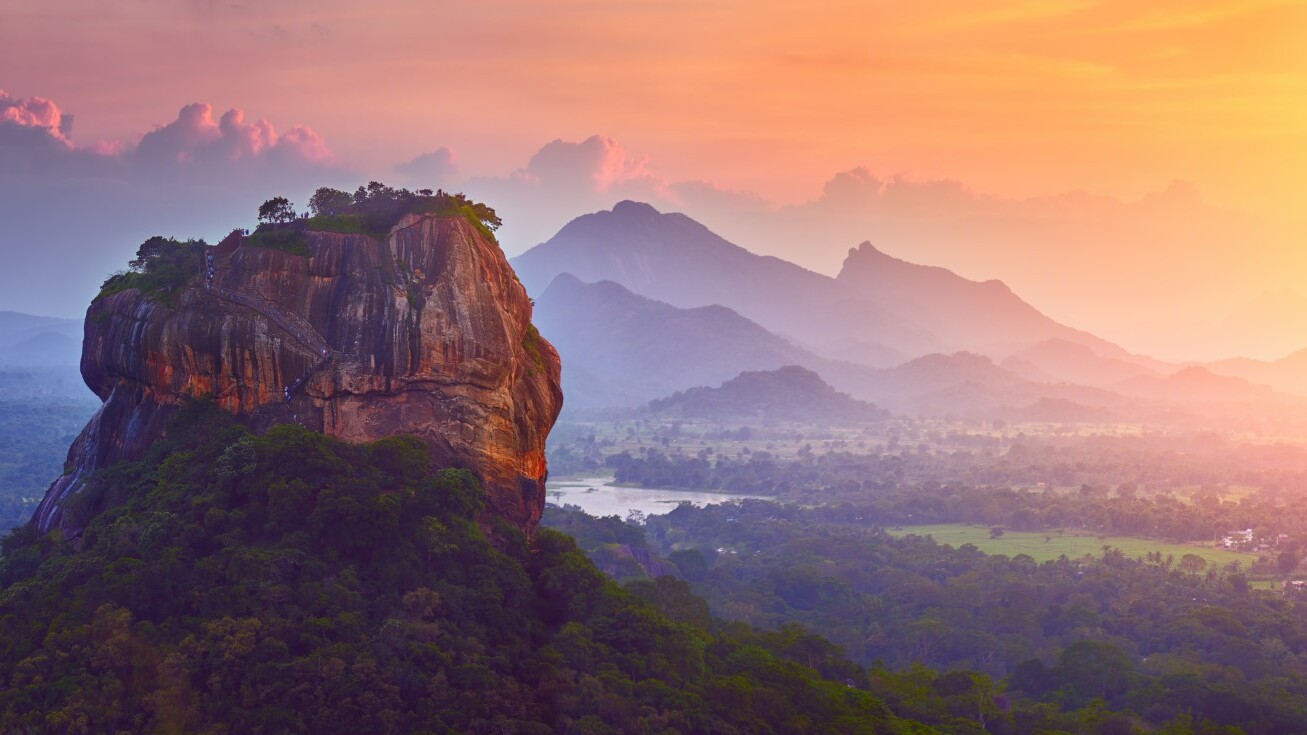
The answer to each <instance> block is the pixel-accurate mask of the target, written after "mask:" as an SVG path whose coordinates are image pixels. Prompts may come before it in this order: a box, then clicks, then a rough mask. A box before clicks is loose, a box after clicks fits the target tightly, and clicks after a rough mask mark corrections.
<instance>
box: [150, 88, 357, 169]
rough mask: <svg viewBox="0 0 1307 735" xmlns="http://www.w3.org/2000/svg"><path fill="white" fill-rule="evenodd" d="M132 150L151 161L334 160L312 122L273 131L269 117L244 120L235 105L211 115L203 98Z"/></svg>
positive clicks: (188, 106)
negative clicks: (250, 120) (312, 126)
mask: <svg viewBox="0 0 1307 735" xmlns="http://www.w3.org/2000/svg"><path fill="white" fill-rule="evenodd" d="M132 153H133V155H134V156H136V157H137V158H139V159H141V160H143V161H146V162H151V163H163V162H193V161H239V160H244V159H257V158H260V157H261V156H265V155H273V156H275V157H276V158H279V159H290V160H301V161H308V162H315V163H324V162H328V161H330V160H332V154H331V151H330V150H329V149H328V148H327V145H326V143H325V142H324V141H323V140H322V138H321V136H319V135H318V134H317V133H315V132H313V130H312V129H310V128H307V127H305V126H303V125H296V126H295V127H292V128H291V129H290V130H288V131H286V132H285V133H283V134H282V135H277V131H276V129H275V128H274V127H273V126H272V123H270V122H268V121H267V120H264V119H261V118H260V119H259V120H257V121H255V122H252V123H247V122H245V112H244V111H243V110H241V109H239V108H233V109H230V110H228V111H226V112H225V113H223V115H222V117H221V118H220V119H218V120H216V121H215V120H214V118H213V107H212V106H211V105H209V104H207V103H203V102H194V103H191V104H189V105H186V106H185V107H183V108H182V109H181V111H180V112H178V113H177V119H176V120H174V121H172V122H170V123H168V124H167V125H162V126H159V127H157V128H155V129H154V130H152V131H150V132H148V133H146V134H145V135H144V136H142V137H141V142H140V143H139V144H138V145H137V146H136V148H135V149H134V151H132Z"/></svg>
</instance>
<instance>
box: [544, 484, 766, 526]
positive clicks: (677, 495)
mask: <svg viewBox="0 0 1307 735" xmlns="http://www.w3.org/2000/svg"><path fill="white" fill-rule="evenodd" d="M612 483H613V478H611V477H569V478H562V479H558V480H550V481H549V482H548V483H547V484H546V485H545V492H546V493H547V494H548V498H547V499H548V501H549V503H551V504H552V505H559V506H562V505H575V506H578V507H580V508H581V510H583V511H585V512H586V513H589V514H590V515H592V516H599V517H602V516H612V515H616V516H621V517H622V518H625V517H626V514H627V513H629V512H631V511H633V510H638V511H640V512H641V513H644V514H645V515H646V516H654V515H662V514H664V513H670V512H671V511H672V510H674V509H675V508H676V505H677V504H678V503H682V502H689V503H693V504H694V505H696V506H703V505H710V504H712V503H723V502H726V501H728V500H743V499H745V498H758V497H761V496H758V495H732V494H730V493H705V492H697V491H691V490H659V489H657V488H649V487H614V486H613V485H612ZM764 499H766V498H764Z"/></svg>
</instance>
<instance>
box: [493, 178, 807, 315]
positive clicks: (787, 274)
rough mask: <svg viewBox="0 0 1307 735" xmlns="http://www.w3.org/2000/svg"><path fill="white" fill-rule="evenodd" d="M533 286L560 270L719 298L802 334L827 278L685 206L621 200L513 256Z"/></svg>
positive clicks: (681, 301)
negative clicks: (718, 230)
mask: <svg viewBox="0 0 1307 735" xmlns="http://www.w3.org/2000/svg"><path fill="white" fill-rule="evenodd" d="M512 263H513V268H514V269H516V271H517V275H518V277H519V278H521V279H522V283H523V284H525V285H526V288H527V290H528V291H529V292H531V293H532V294H539V293H542V292H543V291H544V289H545V287H546V286H548V285H549V284H550V283H551V282H552V281H553V280H554V278H555V277H556V276H558V275H559V274H560V273H571V274H572V275H574V276H576V277H577V278H579V279H580V280H582V281H584V282H586V283H593V282H595V281H613V282H615V283H619V284H621V285H622V286H625V287H626V288H627V289H630V290H631V291H633V292H635V293H638V294H640V295H642V296H647V297H649V298H652V299H657V300H658V301H663V302H666V303H668V304H671V305H673V306H678V307H681V308H692V307H697V306H710V305H712V304H721V305H724V306H728V307H730V308H731V309H734V310H735V311H737V312H738V313H739V314H741V315H743V316H745V317H747V318H749V319H751V320H753V321H756V322H759V323H761V324H764V325H765V326H766V327H767V328H768V329H771V330H773V331H780V332H782V333H785V334H787V335H804V334H805V333H806V332H808V330H810V329H811V328H813V327H814V326H816V327H818V328H820V329H824V328H825V327H824V326H822V325H813V324H811V323H810V321H809V320H810V318H811V315H812V314H814V313H820V312H821V310H822V309H823V308H824V306H825V305H826V304H828V303H829V301H830V286H831V283H830V281H831V279H830V278H829V277H828V276H823V275H821V274H819V273H813V272H812V271H810V270H806V269H804V268H800V267H799V266H797V265H795V264H793V263H790V262H788V261H784V260H781V259H780V258H772V257H766V256H761V255H756V254H754V253H751V252H749V251H748V250H745V249H744V248H742V247H739V246H737V245H733V244H731V243H729V242H727V241H726V240H724V239H722V238H721V237H718V236H717V235H715V234H713V233H712V232H711V231H710V230H709V229H708V228H707V227H704V226H703V225H701V224H699V223H698V222H695V221H694V220H692V219H690V218H689V217H686V216H685V215H683V214H662V213H660V212H658V210H656V209H654V208H653V207H651V206H649V205H648V204H641V203H638V202H630V201H624V202H619V203H618V204H617V205H615V206H614V207H613V209H612V211H604V212H596V213H594V214H587V215H582V216H580V217H577V218H576V219H574V220H572V221H571V222H569V223H568V224H567V225H566V226H564V227H563V229H561V230H559V231H558V234H556V235H554V236H553V237H552V238H550V240H549V241H548V242H545V243H544V244H541V245H537V246H536V247H534V248H532V249H530V250H528V251H527V252H525V253H523V254H522V255H519V256H518V257H516V258H514V259H513V260H512Z"/></svg>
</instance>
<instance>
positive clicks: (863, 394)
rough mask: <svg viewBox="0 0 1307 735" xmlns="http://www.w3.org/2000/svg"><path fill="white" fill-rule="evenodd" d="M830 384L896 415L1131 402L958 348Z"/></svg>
mask: <svg viewBox="0 0 1307 735" xmlns="http://www.w3.org/2000/svg"><path fill="white" fill-rule="evenodd" d="M831 373H832V374H831V376H830V379H831V383H832V384H834V385H835V386H836V387H838V388H840V389H842V390H847V391H848V392H849V393H851V394H853V395H854V396H856V397H858V398H861V399H863V400H867V401H872V402H873V403H875V404H877V405H879V406H884V407H885V408H887V409H889V410H891V411H893V412H895V413H906V414H912V415H918V416H954V417H966V418H1007V417H1011V416H1012V415H1013V411H1014V409H1013V407H1020V406H1028V405H1032V404H1035V403H1038V402H1039V401H1041V400H1046V399H1054V400H1058V401H1064V402H1072V403H1075V404H1077V405H1080V406H1084V407H1086V408H1089V409H1094V410H1099V409H1106V410H1110V411H1113V412H1119V411H1122V410H1128V409H1129V400H1128V399H1126V398H1124V397H1122V396H1120V395H1117V394H1115V393H1112V392H1110V391H1107V390H1103V389H1100V388H1092V387H1088V386H1082V385H1070V384H1066V383H1057V384H1052V383H1047V382H1035V381H1031V380H1027V379H1026V378H1023V377H1021V376H1019V375H1017V374H1015V373H1013V372H1012V371H1010V370H1007V369H1005V368H1003V367H1000V366H998V365H995V364H994V361H993V360H991V359H990V358H988V357H986V356H984V355H977V354H975V353H969V352H959V353H955V354H952V355H943V354H934V355H926V356H925V357H920V358H917V359H916V360H912V361H911V362H907V363H904V364H903V365H899V366H898V367H895V368H890V369H880V370H873V369H866V368H863V369H861V370H857V371H847V370H841V369H840V366H835V367H834V368H833V369H832V370H831Z"/></svg>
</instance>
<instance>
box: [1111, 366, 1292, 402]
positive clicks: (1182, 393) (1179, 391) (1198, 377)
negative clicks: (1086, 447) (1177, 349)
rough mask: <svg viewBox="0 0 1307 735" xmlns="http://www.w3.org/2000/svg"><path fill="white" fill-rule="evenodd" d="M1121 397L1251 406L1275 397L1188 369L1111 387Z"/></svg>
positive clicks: (1203, 370)
mask: <svg viewBox="0 0 1307 735" xmlns="http://www.w3.org/2000/svg"><path fill="white" fill-rule="evenodd" d="M1114 389H1115V390H1116V391H1117V392H1119V393H1122V394H1125V395H1131V396H1139V397H1143V398H1151V399H1155V400H1162V401H1173V402H1179V403H1250V402H1259V401H1272V400H1274V399H1275V397H1276V396H1275V393H1274V392H1273V391H1272V390H1271V389H1270V388H1269V387H1268V386H1265V385H1255V384H1253V383H1250V382H1248V381H1247V380H1244V379H1243V378H1234V377H1229V376H1226V375H1217V374H1215V373H1213V372H1212V371H1210V370H1208V369H1207V368H1204V367H1198V366H1191V367H1187V368H1184V369H1182V370H1179V371H1177V372H1175V373H1172V374H1171V375H1167V376H1165V377H1163V376H1157V375H1150V376H1141V377H1136V378H1131V379H1129V380H1124V381H1122V382H1120V383H1118V384H1117V385H1115V386H1114Z"/></svg>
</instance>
